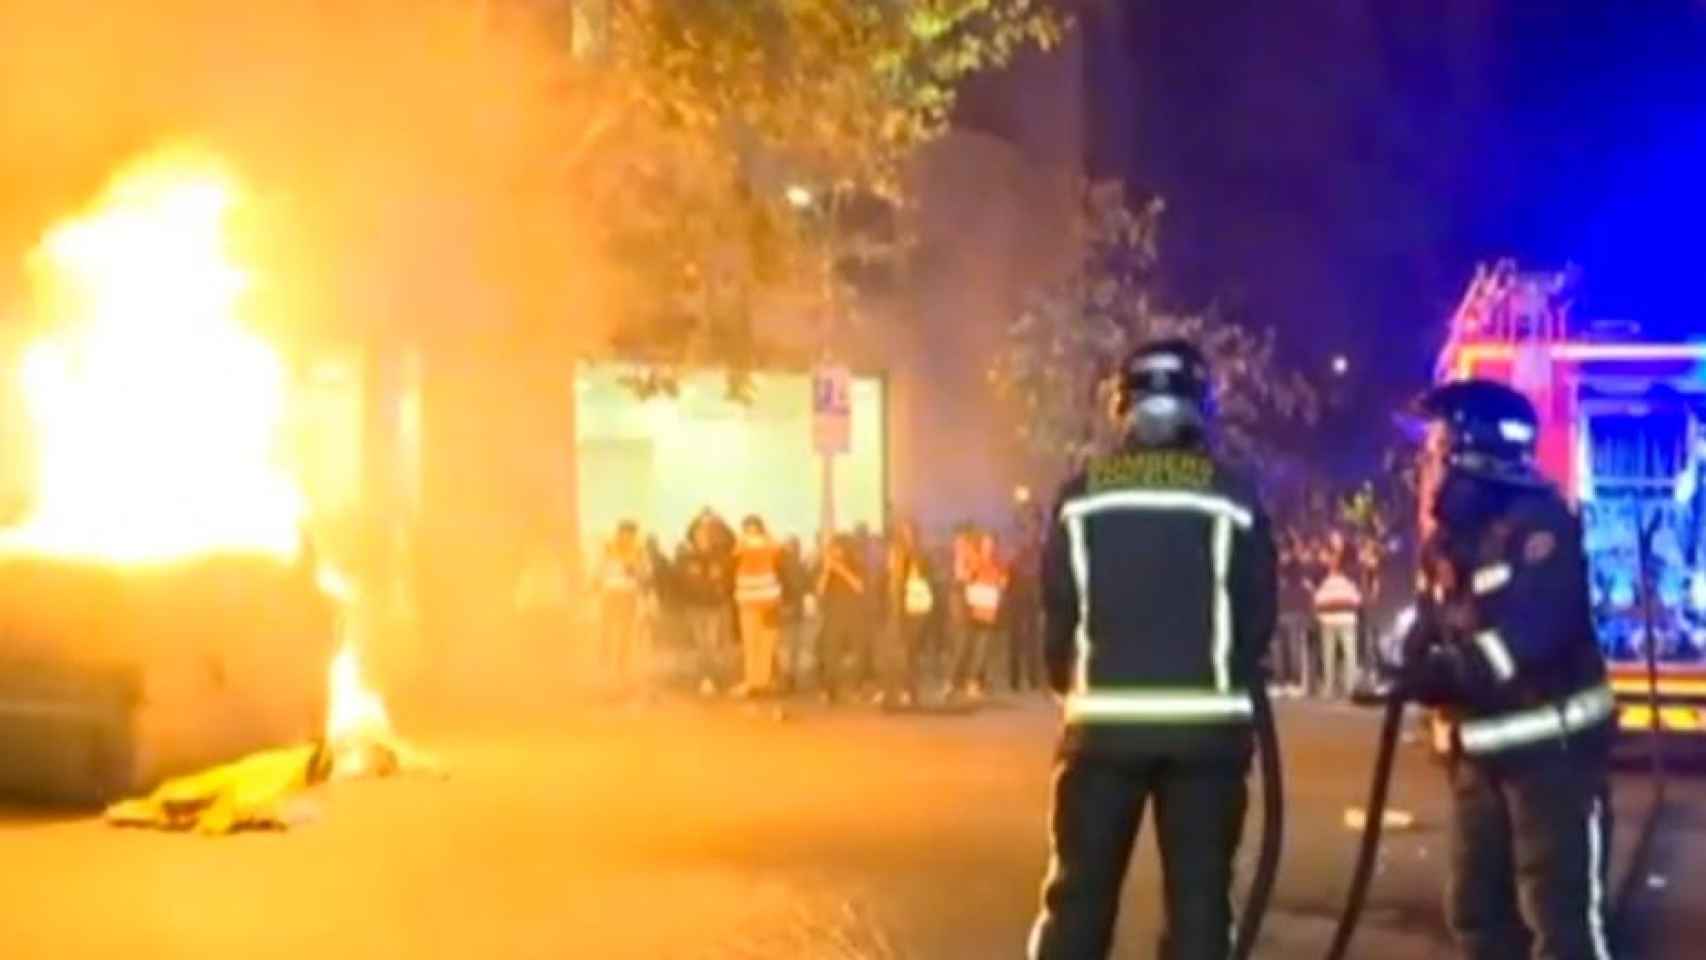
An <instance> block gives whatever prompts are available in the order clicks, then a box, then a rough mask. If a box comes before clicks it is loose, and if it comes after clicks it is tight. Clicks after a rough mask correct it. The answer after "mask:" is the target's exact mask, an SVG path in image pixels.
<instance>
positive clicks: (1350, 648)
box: [1315, 563, 1362, 697]
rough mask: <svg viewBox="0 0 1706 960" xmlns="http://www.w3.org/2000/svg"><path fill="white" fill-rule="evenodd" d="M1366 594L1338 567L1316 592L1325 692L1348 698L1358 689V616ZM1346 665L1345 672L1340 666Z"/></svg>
mask: <svg viewBox="0 0 1706 960" xmlns="http://www.w3.org/2000/svg"><path fill="white" fill-rule="evenodd" d="M1361 610H1362V591H1361V590H1358V589H1357V585H1356V584H1355V583H1354V582H1352V580H1351V578H1350V577H1347V576H1345V575H1344V574H1343V573H1341V572H1339V568H1338V565H1337V564H1336V563H1335V564H1334V566H1333V568H1332V569H1331V570H1330V571H1329V572H1328V574H1327V578H1326V579H1325V580H1322V581H1321V585H1320V586H1319V587H1316V588H1315V622H1316V624H1317V625H1318V626H1319V627H1320V629H1321V676H1322V680H1321V692H1322V695H1323V696H1327V697H1348V696H1350V695H1351V693H1352V691H1354V690H1355V689H1356V686H1357V680H1358V674H1359V670H1360V668H1361V664H1360V662H1359V661H1360V658H1359V657H1358V647H1359V646H1360V644H1359V642H1358V636H1357V629H1358V622H1359V619H1358V615H1359V613H1360V612H1361ZM1341 662H1342V663H1343V671H1342V672H1341V670H1340V664H1341Z"/></svg>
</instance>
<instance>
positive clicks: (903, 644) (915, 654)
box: [893, 614, 930, 700]
mask: <svg viewBox="0 0 1706 960" xmlns="http://www.w3.org/2000/svg"><path fill="white" fill-rule="evenodd" d="M893 630H894V633H893V637H894V647H895V654H896V657H895V659H896V661H897V662H896V664H895V667H896V669H895V674H894V682H895V686H896V687H897V688H898V690H899V691H904V692H906V693H909V694H911V695H912V698H913V699H914V700H917V699H918V692H919V687H920V686H921V685H922V683H923V681H924V654H925V649H924V645H925V642H926V641H927V640H928V638H929V635H930V618H929V617H915V616H912V615H910V614H900V615H899V617H898V618H897V619H896V621H895V623H894V624H893Z"/></svg>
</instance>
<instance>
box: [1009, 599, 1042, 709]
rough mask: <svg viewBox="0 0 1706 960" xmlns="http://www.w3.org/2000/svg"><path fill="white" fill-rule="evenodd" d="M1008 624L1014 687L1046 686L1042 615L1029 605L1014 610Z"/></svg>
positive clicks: (1010, 680) (1018, 688)
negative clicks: (1044, 681)
mask: <svg viewBox="0 0 1706 960" xmlns="http://www.w3.org/2000/svg"><path fill="white" fill-rule="evenodd" d="M1011 620H1012V622H1011V623H1009V624H1008V625H1007V652H1008V658H1007V679H1008V683H1009V684H1010V685H1011V687H1012V689H1014V690H1035V689H1037V688H1039V687H1041V686H1042V685H1043V646H1042V636H1043V633H1042V623H1041V620H1042V617H1041V616H1040V615H1039V614H1038V613H1037V612H1036V611H1035V610H1034V609H1030V608H1028V607H1026V606H1020V607H1019V608H1018V609H1017V610H1015V611H1014V612H1013V616H1012V618H1011Z"/></svg>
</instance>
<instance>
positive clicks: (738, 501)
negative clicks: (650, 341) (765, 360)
mask: <svg viewBox="0 0 1706 960" xmlns="http://www.w3.org/2000/svg"><path fill="white" fill-rule="evenodd" d="M624 372H625V368H623V367H620V366H615V365H609V364H599V365H592V364H585V365H581V366H580V367H579V368H577V372H576V375H575V403H576V409H575V452H576V464H577V470H578V475H579V492H580V497H579V499H580V503H579V510H580V529H581V539H582V548H583V550H586V551H588V553H587V555H589V556H590V555H591V553H590V551H591V550H592V549H593V548H594V547H595V546H596V545H597V544H599V543H600V542H601V541H602V540H603V539H605V538H607V537H608V536H609V535H610V534H611V532H612V531H613V530H614V529H615V527H616V524H617V523H618V522H619V521H620V520H621V519H623V518H632V519H634V520H635V521H637V522H638V523H639V524H640V525H641V527H642V528H643V529H645V530H646V531H647V532H648V533H651V532H656V533H657V535H658V538H659V541H660V542H661V543H662V544H663V546H664V548H665V549H666V550H670V551H673V550H674V548H675V545H676V544H677V543H678V542H679V541H680V539H681V537H682V535H683V533H684V532H685V530H686V528H687V524H688V522H689V521H690V520H691V519H692V518H693V517H694V515H696V514H697V513H698V512H699V511H700V510H701V509H703V508H704V507H706V506H711V507H713V508H715V509H716V510H717V511H718V512H719V513H721V514H722V515H723V516H724V517H725V518H727V519H729V520H730V521H731V522H735V521H738V520H739V518H741V517H743V516H745V515H746V514H748V513H757V514H759V515H761V516H763V517H764V518H765V521H766V522H767V523H768V524H769V526H770V529H771V531H772V532H773V533H775V534H777V535H778V536H788V535H793V536H798V537H800V538H801V539H803V540H805V539H810V538H811V537H813V536H815V534H816V531H817V528H818V523H819V517H820V508H821V506H822V496H821V494H822V486H823V483H822V478H821V471H822V467H821V460H820V458H819V457H817V456H816V455H815V454H814V452H813V450H812V430H811V426H812V417H811V378H810V377H809V376H808V375H806V374H803V373H766V374H759V375H757V377H756V384H755V388H754V391H753V398H752V401H751V403H750V404H749V405H742V404H739V403H736V402H734V401H731V400H729V399H728V398H727V397H726V386H727V381H726V379H725V377H724V375H723V374H722V373H720V372H709V371H708V372H702V373H694V374H690V375H687V376H686V377H684V378H683V380H682V382H681V390H680V393H679V395H678V396H676V397H666V396H659V397H653V398H650V399H647V400H641V399H640V398H639V397H638V396H637V395H636V394H635V393H634V392H633V391H632V390H631V389H629V388H628V387H627V386H625V385H623V384H622V383H621V382H620V380H621V377H622V376H623V374H624ZM852 401H853V404H852V409H853V440H852V451H851V452H850V453H849V454H847V455H844V456H839V457H837V458H836V459H835V465H836V466H835V471H836V472H835V494H836V497H835V515H836V525H837V526H838V527H840V528H842V529H851V528H853V527H855V526H857V525H859V524H865V525H868V526H869V527H870V528H871V529H873V530H877V529H881V528H882V527H883V519H884V518H883V507H884V498H885V489H884V488H885V482H884V477H885V469H886V466H885V462H884V461H885V452H884V444H885V440H884V429H885V405H886V401H885V398H884V388H883V382H882V381H881V380H880V379H879V378H874V377H858V378H855V379H854V382H853V397H852Z"/></svg>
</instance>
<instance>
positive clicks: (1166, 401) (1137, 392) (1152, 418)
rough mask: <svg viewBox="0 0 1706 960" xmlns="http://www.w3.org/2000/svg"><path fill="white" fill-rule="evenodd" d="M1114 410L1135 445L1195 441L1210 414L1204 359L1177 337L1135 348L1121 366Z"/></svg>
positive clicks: (1210, 390)
mask: <svg viewBox="0 0 1706 960" xmlns="http://www.w3.org/2000/svg"><path fill="white" fill-rule="evenodd" d="M1115 412H1116V414H1117V415H1118V416H1119V419H1120V422H1121V424H1122V425H1123V426H1124V427H1125V429H1126V431H1127V434H1128V436H1129V437H1130V438H1131V439H1132V440H1133V441H1135V442H1136V443H1137V444H1138V445H1139V446H1145V447H1168V446H1179V445H1181V444H1185V443H1192V442H1196V441H1198V440H1200V439H1201V438H1202V436H1203V433H1204V432H1205V431H1206V430H1207V428H1208V423H1209V420H1210V419H1211V418H1212V417H1213V413H1214V391H1213V388H1212V386H1211V381H1210V377H1209V369H1208V360H1207V358H1205V357H1204V356H1203V354H1202V351H1201V350H1198V349H1197V348H1196V347H1195V346H1194V345H1192V344H1191V343H1190V342H1189V341H1186V340H1182V339H1177V338H1173V339H1165V340H1154V341H1151V342H1149V343H1146V344H1144V345H1143V346H1141V347H1138V348H1137V349H1136V350H1133V351H1132V352H1131V354H1130V355H1129V356H1127V357H1126V360H1125V363H1123V364H1121V366H1120V381H1119V395H1118V401H1117V403H1116V406H1115Z"/></svg>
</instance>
